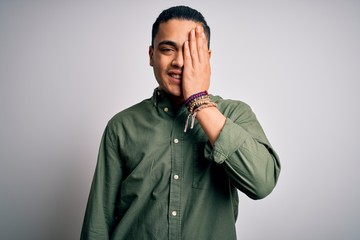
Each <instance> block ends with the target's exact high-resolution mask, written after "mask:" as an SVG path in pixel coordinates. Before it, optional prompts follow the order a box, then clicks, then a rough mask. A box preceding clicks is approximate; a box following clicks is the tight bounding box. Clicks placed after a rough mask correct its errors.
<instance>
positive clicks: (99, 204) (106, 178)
mask: <svg viewBox="0 0 360 240" xmlns="http://www.w3.org/2000/svg"><path fill="white" fill-rule="evenodd" d="M117 149H118V148H117V145H116V137H115V134H113V133H112V132H111V130H110V128H109V126H107V127H106V129H105V131H104V134H103V136H102V140H101V144H100V149H99V155H98V160H97V165H96V169H95V173H94V177H93V181H92V185H91V189H90V194H89V199H88V203H87V207H86V211H85V217H84V222H83V227H82V231H81V237H80V239H81V240H98V239H104V240H105V239H110V238H111V232H112V231H113V229H114V227H115V225H116V216H115V202H116V198H117V197H118V196H117V195H118V189H119V187H120V183H121V179H122V169H121V162H120V157H119V151H118V150H117Z"/></svg>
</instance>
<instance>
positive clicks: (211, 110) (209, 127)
mask: <svg viewBox="0 0 360 240" xmlns="http://www.w3.org/2000/svg"><path fill="white" fill-rule="evenodd" d="M196 118H197V120H198V122H199V123H200V125H201V127H202V129H203V130H204V132H205V134H206V135H207V137H208V138H209V141H210V143H211V145H214V142H215V141H216V139H217V138H218V136H219V134H220V132H221V129H222V128H223V126H224V124H225V121H226V117H225V116H224V115H223V114H222V113H221V112H220V111H219V110H218V109H217V108H215V107H208V108H204V109H202V110H201V111H199V112H198V113H197V114H196Z"/></svg>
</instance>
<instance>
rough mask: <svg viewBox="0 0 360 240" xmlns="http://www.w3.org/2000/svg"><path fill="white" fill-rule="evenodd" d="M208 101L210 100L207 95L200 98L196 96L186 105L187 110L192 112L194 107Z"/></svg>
mask: <svg viewBox="0 0 360 240" xmlns="http://www.w3.org/2000/svg"><path fill="white" fill-rule="evenodd" d="M209 102H211V100H210V97H209V96H203V97H200V98H196V99H195V100H194V101H192V102H191V103H190V105H188V106H187V109H188V110H189V112H190V113H192V112H193V110H194V109H195V108H198V107H200V106H201V105H204V104H207V103H209Z"/></svg>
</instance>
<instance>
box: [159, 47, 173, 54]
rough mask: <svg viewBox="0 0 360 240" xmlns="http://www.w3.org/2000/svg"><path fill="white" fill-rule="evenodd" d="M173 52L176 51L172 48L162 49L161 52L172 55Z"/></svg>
mask: <svg viewBox="0 0 360 240" xmlns="http://www.w3.org/2000/svg"><path fill="white" fill-rule="evenodd" d="M173 51H174V49H172V48H167V47H163V48H160V52H162V53H164V54H170V53H171V52H173Z"/></svg>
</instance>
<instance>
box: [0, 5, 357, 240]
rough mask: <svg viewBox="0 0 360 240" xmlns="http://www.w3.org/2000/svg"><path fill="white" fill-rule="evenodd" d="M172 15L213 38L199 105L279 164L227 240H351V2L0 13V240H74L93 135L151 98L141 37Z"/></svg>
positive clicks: (18, 8) (95, 141)
mask: <svg viewBox="0 0 360 240" xmlns="http://www.w3.org/2000/svg"><path fill="white" fill-rule="evenodd" d="M179 4H184V5H189V6H191V7H194V8H196V9H198V10H200V11H201V12H202V13H203V14H204V15H205V17H206V19H207V21H208V24H209V25H210V27H211V29H212V39H211V48H212V53H213V54H212V83H211V88H210V92H211V93H213V94H219V95H221V96H223V97H224V98H232V99H238V100H242V101H244V102H246V103H248V104H249V105H250V106H251V107H252V108H253V110H254V112H255V113H256V115H257V117H258V119H259V121H260V122H261V124H262V126H263V128H264V130H265V132H266V134H267V136H268V138H269V140H270V142H271V143H272V145H273V146H274V148H275V149H276V151H277V152H278V154H279V156H280V160H281V163H282V172H281V175H280V179H279V182H278V185H277V187H276V189H275V190H274V191H273V193H272V194H271V195H270V196H268V197H267V198H265V199H263V200H259V201H253V200H250V199H248V198H247V197H246V196H245V195H243V194H240V209H239V218H238V221H237V232H238V239H246V240H258V239H279V240H288V239H292V240H304V239H306V240H312V239H314V240H315V239H316V240H318V239H327V240H329V239H330V240H332V239H334V240H335V239H349V240H352V239H359V238H360V208H359V206H358V205H359V202H360V187H359V183H360V176H359V168H360V164H359V161H360V157H359V143H360V142H359V138H358V136H359V135H360V127H359V122H360V110H359V103H360V96H359V90H360V47H359V46H360V44H359V43H360V1H356V0H353V1H351V0H304V1H300V0H298V1H295V0H287V1H286V0H282V1H281V0H274V1H266V0H259V1H256V0H255V1H245V0H240V1H235V0H234V1H226V0H225V1H221V2H216V3H215V2H209V1H203V0H201V1H200V0H197V1H195V0H192V1H161V0H153V1H139V0H133V1H115V0H113V1H110V0H106V1H99V0H98V1H95V0H90V1H80V0H75V1H64V0H63V1H60V0H50V1H45V0H43V1H41V0H31V1H25V0H16V1H10V0H8V1H6V0H0V164H1V165H0V239H4V240H13V239H14V240H18V239H36V240H42V239H44V240H47V239H52V240H64V239H69V240H72V239H78V238H79V234H80V229H81V225H82V220H83V214H84V211H85V206H86V202H87V197H88V193H89V189H90V184H91V180H92V175H93V171H94V169H95V165H96V157H97V151H98V146H99V142H100V138H101V135H102V132H103V130H104V127H105V125H106V123H107V121H108V120H109V119H110V118H111V117H112V116H113V115H114V114H116V113H117V112H119V111H121V110H123V109H125V108H126V107H129V106H130V105H133V104H135V103H137V102H139V101H140V100H142V99H144V98H148V97H150V96H151V94H152V91H153V89H154V88H155V87H156V81H155V79H154V77H153V73H152V69H151V67H150V66H149V64H148V62H149V61H148V46H149V44H150V41H151V26H152V23H153V22H154V21H155V18H156V17H157V16H158V14H159V13H160V12H161V11H162V10H163V9H165V8H167V7H170V6H173V5H179ZM214 221H216V219H214Z"/></svg>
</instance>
